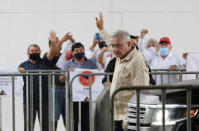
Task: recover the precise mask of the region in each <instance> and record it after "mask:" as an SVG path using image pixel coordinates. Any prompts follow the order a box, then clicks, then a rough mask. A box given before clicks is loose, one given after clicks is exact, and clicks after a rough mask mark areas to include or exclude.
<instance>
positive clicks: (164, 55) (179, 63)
mask: <svg viewBox="0 0 199 131" xmlns="http://www.w3.org/2000/svg"><path fill="white" fill-rule="evenodd" d="M151 57H152V58H151V64H150V67H151V69H168V70H169V71H172V70H181V69H185V60H184V59H183V58H182V57H180V56H177V55H175V54H174V53H173V51H172V45H171V42H170V39H169V38H168V37H162V38H161V39H160V41H159V44H158V48H157V54H156V55H153V56H151ZM176 81H177V76H176V75H169V76H168V75H164V76H163V83H161V78H160V76H159V75H157V77H156V84H157V85H161V84H168V83H173V82H176Z"/></svg>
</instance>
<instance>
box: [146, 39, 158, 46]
mask: <svg viewBox="0 0 199 131" xmlns="http://www.w3.org/2000/svg"><path fill="white" fill-rule="evenodd" d="M149 43H155V46H156V47H157V46H158V41H157V40H155V39H149V40H148V41H147V43H146V48H147V47H148V46H149Z"/></svg>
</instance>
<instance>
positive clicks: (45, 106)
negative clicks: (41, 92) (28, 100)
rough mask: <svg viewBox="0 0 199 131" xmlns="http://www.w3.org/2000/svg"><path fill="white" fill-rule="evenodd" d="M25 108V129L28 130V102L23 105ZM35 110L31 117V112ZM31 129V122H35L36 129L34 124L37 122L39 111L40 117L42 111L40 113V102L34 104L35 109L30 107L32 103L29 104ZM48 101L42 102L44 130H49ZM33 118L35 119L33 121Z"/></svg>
mask: <svg viewBox="0 0 199 131" xmlns="http://www.w3.org/2000/svg"><path fill="white" fill-rule="evenodd" d="M23 109H24V131H26V129H27V124H26V119H27V118H26V116H27V114H26V111H27V110H26V104H24V105H23ZM30 111H33V118H31V114H30V113H31V112H30ZM28 112H29V130H30V129H31V122H33V129H34V124H35V118H36V114H37V113H38V117H39V119H40V113H39V103H38V102H36V103H34V104H33V110H32V109H30V104H29V110H28ZM48 112H49V110H48V101H43V102H42V131H49V118H48V115H49V114H48ZM31 120H33V121H31Z"/></svg>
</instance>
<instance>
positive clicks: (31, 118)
mask: <svg viewBox="0 0 199 131" xmlns="http://www.w3.org/2000/svg"><path fill="white" fill-rule="evenodd" d="M33 108H34V107H33V75H31V76H30V131H33V126H34V125H33V111H34V109H33Z"/></svg>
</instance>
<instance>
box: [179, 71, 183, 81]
mask: <svg viewBox="0 0 199 131" xmlns="http://www.w3.org/2000/svg"><path fill="white" fill-rule="evenodd" d="M179 81H180V82H181V81H182V73H180V74H179Z"/></svg>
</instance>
